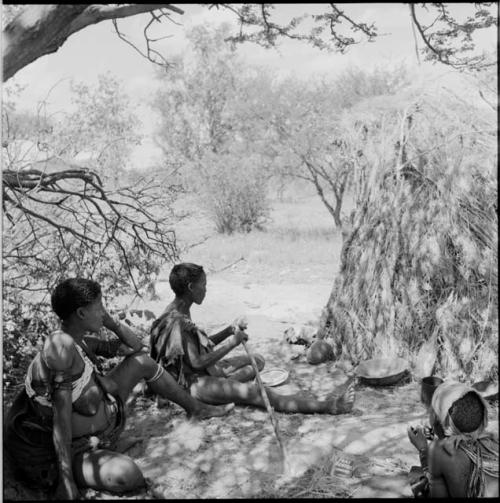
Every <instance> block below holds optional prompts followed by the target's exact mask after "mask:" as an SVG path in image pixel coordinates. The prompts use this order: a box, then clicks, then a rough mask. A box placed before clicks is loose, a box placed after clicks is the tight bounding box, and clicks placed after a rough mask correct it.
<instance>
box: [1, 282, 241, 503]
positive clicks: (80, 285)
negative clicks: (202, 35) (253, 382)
mask: <svg viewBox="0 0 500 503" xmlns="http://www.w3.org/2000/svg"><path fill="white" fill-rule="evenodd" d="M51 302H52V308H53V310H54V312H55V313H56V314H57V316H58V317H59V318H60V319H61V322H62V323H61V329H60V330H56V331H55V332H53V333H51V334H50V335H48V337H47V338H46V340H45V342H44V345H43V349H42V350H41V351H40V352H39V353H38V354H37V355H36V356H35V358H34V359H33V361H32V362H31V364H30V365H29V367H28V370H27V374H26V379H25V386H24V388H23V389H22V390H21V392H20V393H19V394H18V395H17V396H16V398H15V400H14V402H13V404H12V406H11V408H10V411H9V413H8V415H7V418H6V427H5V432H4V446H5V453H6V460H8V462H9V464H10V465H11V466H12V467H13V471H14V473H15V474H16V475H17V476H18V477H20V478H21V480H23V481H24V482H26V483H27V484H29V486H30V487H34V488H42V489H44V490H47V491H50V492H53V496H54V497H56V498H64V499H74V498H76V497H77V496H78V489H77V487H89V488H93V489H97V490H106V491H112V492H125V491H129V490H132V489H135V488H140V487H141V486H143V485H144V478H143V476H142V473H141V471H140V470H139V468H138V467H137V465H136V464H135V463H134V462H133V461H132V459H131V458H129V457H128V456H125V455H123V454H120V453H118V452H113V448H114V447H115V446H116V442H117V440H118V436H119V435H120V433H121V432H122V430H123V428H124V425H125V416H124V403H125V401H126V398H127V396H128V395H129V393H130V392H131V391H132V389H133V388H134V386H135V385H136V384H137V383H138V382H139V381H140V380H141V379H145V380H146V382H147V383H148V384H149V386H150V387H151V388H152V389H153V390H154V391H155V392H156V393H158V394H159V395H161V396H163V397H165V398H168V399H169V400H172V401H173V402H175V403H177V404H179V405H180V406H181V407H183V408H184V409H185V410H186V412H187V413H188V415H190V416H193V417H195V418H200V419H203V418H208V417H212V416H221V415H223V414H226V413H227V411H228V410H229V409H231V406H227V407H214V406H211V405H207V404H205V403H202V402H200V401H198V400H196V399H195V398H193V397H192V396H191V395H190V394H189V393H186V391H185V390H184V389H182V388H181V387H180V386H179V385H178V384H177V383H176V382H175V380H174V379H173V378H172V377H171V376H170V374H168V373H167V372H165V371H164V369H163V368H162V367H161V366H160V365H158V364H157V363H156V362H155V361H154V360H152V359H151V358H150V357H149V355H148V354H147V353H145V352H144V351H143V345H142V343H141V341H140V340H139V339H138V338H137V337H136V335H135V334H134V332H133V331H132V330H131V329H130V328H128V327H127V326H126V325H124V324H122V323H119V322H118V321H116V320H115V319H113V318H112V317H111V316H110V315H109V314H108V312H107V311H106V309H105V308H104V306H103V303H102V296H101V288H100V286H99V284H98V283H96V282H95V281H91V280H87V279H83V278H72V279H67V280H65V281H63V282H61V283H59V284H58V285H57V287H56V288H55V290H54V292H53V293H52V297H51ZM103 326H104V327H106V328H108V329H109V330H111V331H112V332H114V333H115V334H116V336H117V339H116V341H114V342H113V341H112V342H104V341H100V340H99V339H98V338H95V337H88V336H87V334H88V332H91V333H92V332H94V333H99V331H100V330H101V328H102V327H103ZM120 346H121V348H122V349H124V351H123V352H124V353H126V354H127V353H128V354H127V356H126V357H125V358H124V360H123V361H121V362H120V363H119V364H118V365H117V366H116V367H115V368H113V369H112V370H111V371H110V372H109V373H108V374H107V375H103V374H101V373H100V372H99V371H98V369H97V367H96V363H97V358H96V354H98V353H101V354H104V355H105V356H108V357H110V356H116V354H117V351H118V349H119V347H120Z"/></svg>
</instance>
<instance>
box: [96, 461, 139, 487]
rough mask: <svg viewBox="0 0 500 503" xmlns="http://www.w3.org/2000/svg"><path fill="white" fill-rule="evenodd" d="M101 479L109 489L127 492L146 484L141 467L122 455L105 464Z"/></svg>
mask: <svg viewBox="0 0 500 503" xmlns="http://www.w3.org/2000/svg"><path fill="white" fill-rule="evenodd" d="M100 475H101V479H102V481H103V482H104V485H105V486H106V487H108V489H109V490H111V491H115V492H126V491H131V490H133V489H137V488H139V487H141V486H143V485H144V483H145V482H144V476H143V475H142V472H141V470H140V469H139V467H138V466H137V465H136V464H135V463H134V461H132V459H130V458H129V457H127V456H123V455H120V456H119V457H118V456H117V457H116V458H114V459H112V460H110V461H109V462H107V463H106V464H104V465H103V467H102V469H101V474H100Z"/></svg>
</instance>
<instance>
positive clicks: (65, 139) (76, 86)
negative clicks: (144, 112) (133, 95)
mask: <svg viewBox="0 0 500 503" xmlns="http://www.w3.org/2000/svg"><path fill="white" fill-rule="evenodd" d="M71 90H72V102H73V106H74V108H75V109H74V111H73V112H72V113H70V114H68V116H67V118H66V119H65V120H64V121H63V122H62V123H60V126H63V127H64V131H63V130H61V131H60V132H59V135H60V136H59V137H60V138H61V145H60V150H59V155H63V156H69V157H71V158H78V157H80V158H82V157H84V158H85V163H86V165H87V166H88V167H91V168H93V169H95V170H96V172H97V173H98V174H99V176H100V177H103V178H104V179H105V180H107V179H110V181H112V182H113V184H114V185H115V186H116V185H117V183H118V180H119V178H120V177H121V176H122V175H123V173H124V171H125V169H126V168H128V167H129V158H130V153H131V152H132V150H133V148H134V145H138V144H139V143H140V139H141V137H140V135H139V133H138V131H139V129H140V121H139V120H138V118H137V117H136V116H135V115H134V114H133V113H132V111H131V103H130V99H129V97H128V96H127V95H126V94H125V93H124V92H123V90H122V88H121V85H120V83H119V82H118V81H117V80H116V79H115V78H114V77H112V76H110V75H99V77H98V83H97V86H95V87H94V88H92V87H90V86H88V85H86V84H82V83H72V87H71ZM60 129H61V128H60ZM69 139H71V141H69Z"/></svg>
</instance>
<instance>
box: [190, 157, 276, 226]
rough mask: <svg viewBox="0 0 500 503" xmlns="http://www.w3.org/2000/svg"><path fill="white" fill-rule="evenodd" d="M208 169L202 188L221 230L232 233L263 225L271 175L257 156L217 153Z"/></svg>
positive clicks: (206, 205) (265, 217) (267, 208)
mask: <svg viewBox="0 0 500 503" xmlns="http://www.w3.org/2000/svg"><path fill="white" fill-rule="evenodd" d="M205 162H206V161H205ZM204 171H205V174H204V176H202V177H201V179H200V181H201V182H202V186H201V187H200V191H199V192H200V193H201V196H202V198H203V203H204V205H205V207H206V208H207V210H208V211H209V213H210V216H211V218H212V220H213V222H214V223H215V226H216V229H217V232H220V233H224V234H232V233H233V232H250V231H251V230H252V229H262V228H263V226H264V224H265V222H266V221H267V219H268V215H269V201H268V196H267V177H266V176H265V175H264V173H263V169H262V168H261V161H260V159H259V158H258V157H257V156H251V157H246V158H244V157H236V156H234V155H221V156H217V157H213V158H211V159H210V162H209V165H207V166H206V167H205V170H204Z"/></svg>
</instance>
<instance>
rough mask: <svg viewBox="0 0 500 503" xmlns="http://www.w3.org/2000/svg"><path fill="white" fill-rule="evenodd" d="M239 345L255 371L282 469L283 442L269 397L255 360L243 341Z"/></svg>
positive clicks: (283, 456) (284, 459)
mask: <svg viewBox="0 0 500 503" xmlns="http://www.w3.org/2000/svg"><path fill="white" fill-rule="evenodd" d="M241 344H242V345H243V347H244V348H245V351H246V353H247V355H248V358H250V363H251V364H252V367H253V369H254V371H255V379H256V380H257V384H258V387H259V391H260V394H261V396H262V400H263V401H264V404H265V406H266V409H267V412H268V414H269V417H270V418H271V424H272V425H273V429H274V434H275V435H276V439H277V440H278V444H279V446H280V452H281V457H282V459H283V467H285V463H286V456H285V446H284V444H283V440H282V438H281V435H280V433H279V430H278V420H277V419H276V416H275V415H274V412H273V407H272V405H271V402H269V397H268V396H267V393H266V390H265V389H264V383H263V382H262V379H261V378H260V373H259V367H258V366H257V362H256V361H255V358H254V357H253V355H252V353H250V351H249V350H248V347H247V345H246V342H245V341H243V342H242V343H241Z"/></svg>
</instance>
